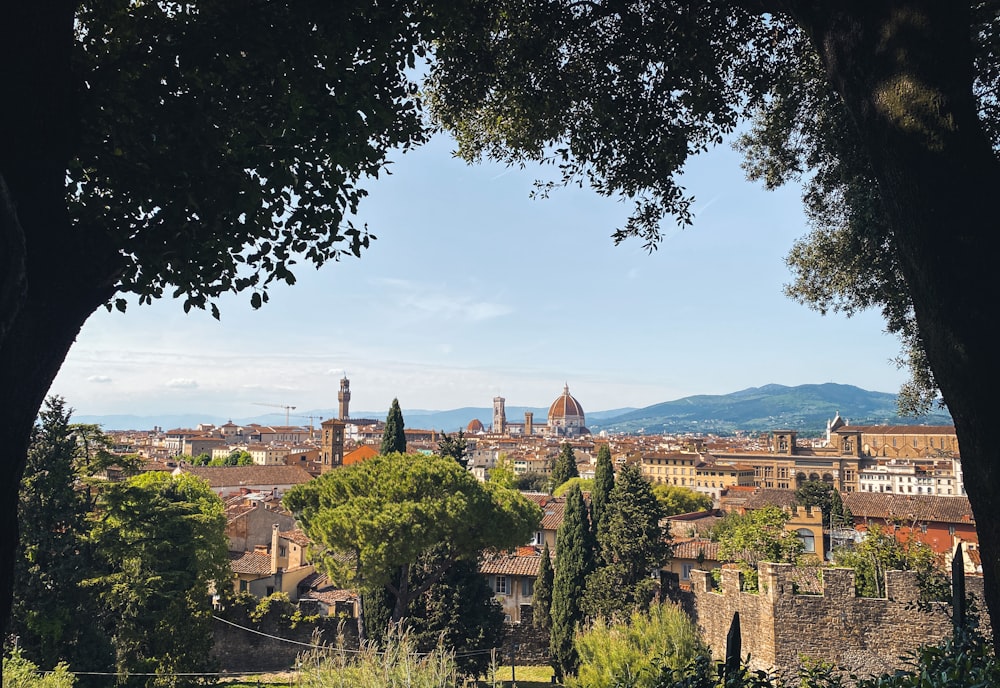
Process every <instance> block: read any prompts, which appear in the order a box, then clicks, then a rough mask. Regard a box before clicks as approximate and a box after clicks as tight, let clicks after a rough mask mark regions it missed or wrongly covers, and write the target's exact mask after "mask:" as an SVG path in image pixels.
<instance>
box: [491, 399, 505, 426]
mask: <svg viewBox="0 0 1000 688" xmlns="http://www.w3.org/2000/svg"><path fill="white" fill-rule="evenodd" d="M505 401H507V400H506V399H504V398H503V397H493V428H492V430H493V432H495V433H497V434H499V435H502V434H504V433H505V432H507V413H506V411H504V406H503V405H504V402H505Z"/></svg>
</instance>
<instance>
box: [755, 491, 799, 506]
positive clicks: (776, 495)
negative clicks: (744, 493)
mask: <svg viewBox="0 0 1000 688" xmlns="http://www.w3.org/2000/svg"><path fill="white" fill-rule="evenodd" d="M798 503H799V499H798V497H796V496H795V490H779V489H775V488H764V487H761V488H757V491H756V492H754V493H753V494H752V495H750V496H749V497H747V500H746V503H745V506H746V508H747V509H760V508H762V507H765V506H788V507H792V506H797V505H798Z"/></svg>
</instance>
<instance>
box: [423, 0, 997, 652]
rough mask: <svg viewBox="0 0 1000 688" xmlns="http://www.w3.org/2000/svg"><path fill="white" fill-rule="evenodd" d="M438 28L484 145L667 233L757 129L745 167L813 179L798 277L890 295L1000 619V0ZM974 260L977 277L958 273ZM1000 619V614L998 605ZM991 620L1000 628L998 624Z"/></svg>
mask: <svg viewBox="0 0 1000 688" xmlns="http://www.w3.org/2000/svg"><path fill="white" fill-rule="evenodd" d="M463 11H464V12H465V13H466V15H467V16H468V17H469V18H468V19H467V20H466V21H461V22H453V23H451V24H448V25H447V26H446V27H444V30H443V34H442V36H439V37H438V39H437V42H436V44H435V51H434V56H435V61H434V63H433V65H432V68H431V75H430V89H429V93H430V95H429V99H430V103H431V109H432V112H433V114H434V116H435V118H436V120H437V121H438V122H439V123H440V124H441V126H442V127H443V128H445V129H446V130H447V131H449V132H451V133H452V134H453V135H454V136H455V137H456V140H457V142H458V152H459V154H460V155H462V156H463V157H465V158H467V159H469V160H477V159H480V158H482V157H489V158H491V159H495V160H499V161H503V162H506V163H509V164H512V165H516V164H520V163H522V162H525V161H538V162H542V163H547V164H549V165H551V167H552V170H553V175H552V178H551V179H542V180H540V181H539V188H538V192H539V193H540V194H541V195H545V194H547V193H550V192H551V191H553V190H554V189H556V188H557V187H560V186H565V185H584V184H586V185H589V186H590V187H591V188H593V189H594V190H596V191H597V192H598V193H600V194H604V195H608V196H616V197H620V198H622V199H624V200H626V201H630V202H631V203H632V204H633V213H632V215H631V217H630V218H629V219H628V221H627V222H626V223H625V224H624V226H622V227H619V228H618V229H617V231H616V232H615V234H614V237H615V239H616V241H623V240H626V239H629V238H633V237H634V238H637V239H638V240H639V241H641V242H643V244H644V245H645V246H646V247H648V248H650V249H652V248H655V247H656V246H657V243H658V241H659V239H660V237H661V234H662V229H661V228H662V226H663V221H664V220H666V219H668V218H673V219H674V220H675V221H676V222H677V223H678V224H679V225H681V226H684V225H688V224H691V223H692V222H693V219H694V218H693V213H692V208H693V207H694V206H693V202H694V199H693V198H691V196H690V194H688V193H687V192H686V191H685V190H684V187H683V186H682V184H681V180H680V173H681V172H682V171H683V168H684V165H685V162H686V161H687V160H688V159H689V158H690V156H692V155H696V154H698V153H700V152H703V151H705V150H706V149H708V148H709V147H711V146H713V145H718V144H720V143H723V142H725V141H726V140H727V137H729V138H731V137H734V136H737V134H739V135H740V140H739V144H740V147H741V148H742V150H743V151H744V153H745V155H746V162H745V168H746V170H747V173H748V175H749V176H750V177H751V178H752V179H755V180H759V181H761V182H763V183H764V184H765V185H766V186H768V187H774V186H777V185H780V184H783V183H786V182H793V183H800V184H802V187H803V202H804V206H805V209H806V212H807V215H808V219H809V222H810V224H811V232H810V233H809V234H808V235H807V236H806V237H805V238H804V239H803V240H802V241H801V242H799V243H798V244H797V245H796V246H794V247H793V248H792V252H791V253H790V254H789V257H788V262H789V265H790V267H791V268H792V270H793V273H794V274H795V279H794V281H793V283H792V284H791V285H790V286H789V288H788V292H789V294H790V295H791V296H792V297H793V298H796V299H798V300H800V301H801V302H803V303H805V304H807V305H809V306H811V307H813V308H816V309H817V310H819V311H820V312H823V313H826V312H836V311H840V312H843V313H846V314H847V315H851V314H852V313H855V312H858V311H861V310H865V309H878V310H880V311H881V313H882V315H883V316H884V318H885V323H886V328H887V330H888V331H890V332H893V333H895V334H897V335H898V336H899V337H900V338H901V341H902V345H903V352H902V356H901V358H902V361H903V363H904V364H909V365H910V370H911V378H912V379H911V382H910V383H909V384H907V385H906V386H905V388H904V390H902V391H903V392H904V394H903V395H902V397H901V399H902V401H903V402H904V407H909V408H910V409H914V410H915V409H919V408H921V407H925V406H926V404H927V403H928V402H929V400H931V399H934V398H937V396H938V392H940V397H941V399H943V401H944V402H945V403H946V404H947V407H948V410H949V412H950V413H951V415H952V418H954V420H955V426H956V431H957V434H958V438H959V442H960V444H961V448H962V461H963V471H964V474H965V479H966V485H967V491H968V494H969V499H970V502H971V503H972V506H973V510H974V512H975V513H976V522H977V527H978V526H980V524H981V528H980V530H979V537H980V545H981V546H982V548H983V552H984V578H985V581H986V599H987V606H988V607H989V609H990V611H991V617H992V618H993V619H994V620H998V619H1000V501H998V499H997V498H996V495H998V494H1000V471H996V470H995V466H996V464H997V462H998V461H1000V455H998V449H997V448H996V445H995V442H994V441H993V428H992V425H991V423H990V421H988V420H987V419H988V418H990V417H994V416H995V414H996V413H997V412H1000V402H998V401H997V399H996V394H995V390H996V389H997V388H998V386H1000V371H998V370H997V367H996V366H995V365H994V360H993V349H994V348H995V347H994V346H993V343H992V340H991V337H990V336H988V335H987V334H986V332H985V330H984V329H983V327H982V323H984V322H989V321H990V319H991V317H992V313H993V310H994V305H993V304H995V303H996V302H997V301H998V299H1000V284H998V283H997V281H996V280H995V279H993V278H992V263H993V262H994V260H993V259H994V257H995V255H996V248H995V243H994V239H993V237H994V235H995V233H996V230H997V228H998V222H1000V220H998V217H1000V214H998V213H997V211H996V200H995V190H996V189H997V188H1000V159H998V154H997V153H998V148H1000V105H998V103H1000V98H998V91H997V83H998V82H1000V78H998V75H1000V30H998V29H1000V15H998V12H997V9H996V3H995V2H990V1H977V0H973V1H971V2H924V1H923V0H879V1H877V2H869V3H848V4H844V3H826V2H819V1H816V0H803V1H797V2H786V1H784V0H744V1H742V2H724V1H723V0H703V1H701V2H694V3H691V2H682V1H681V0H671V1H667V2H658V3H653V4H650V3H645V2H638V1H636V2H632V1H628V0H627V1H625V2H616V3H608V2H571V1H565V0H498V1H492V0H490V1H488V2H487V1H485V0H483V1H478V0H468V2H467V3H466V6H465V7H464V8H463ZM956 275H962V276H963V278H962V279H960V280H959V279H956ZM995 623H996V621H995ZM994 637H1000V635H998V634H994Z"/></svg>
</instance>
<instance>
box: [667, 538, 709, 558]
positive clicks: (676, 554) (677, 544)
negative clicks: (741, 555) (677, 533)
mask: <svg viewBox="0 0 1000 688" xmlns="http://www.w3.org/2000/svg"><path fill="white" fill-rule="evenodd" d="M699 554H701V558H702V559H706V560H711V561H719V543H718V542H712V541H711V540H708V539H706V538H687V539H682V540H674V541H673V555H672V556H673V558H674V559H695V560H697V559H698V555H699Z"/></svg>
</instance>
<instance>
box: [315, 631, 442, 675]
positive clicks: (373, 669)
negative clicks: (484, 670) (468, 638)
mask: <svg viewBox="0 0 1000 688" xmlns="http://www.w3.org/2000/svg"><path fill="white" fill-rule="evenodd" d="M301 661H302V673H301V675H300V678H299V682H298V685H299V686H300V688H348V687H349V688H354V687H355V686H365V688H403V687H404V686H405V687H406V688H453V686H455V685H457V667H456V665H455V656H454V654H453V653H451V652H448V651H447V650H445V649H444V648H441V647H438V648H437V649H435V650H434V651H433V652H429V653H424V654H418V653H417V652H416V648H415V645H414V643H413V641H412V639H411V638H410V637H409V635H408V634H406V633H405V632H399V631H395V630H390V632H389V633H388V635H387V636H386V638H385V641H384V643H383V644H382V645H381V646H380V647H378V648H376V647H375V646H374V645H372V644H367V645H365V646H364V647H363V648H362V649H361V650H359V651H351V650H347V649H345V648H344V647H343V646H342V645H340V646H338V647H331V648H323V649H317V650H310V651H309V652H308V653H306V654H304V655H303V656H302V657H301Z"/></svg>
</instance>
